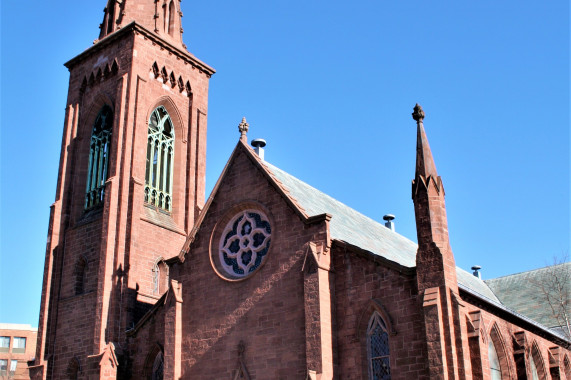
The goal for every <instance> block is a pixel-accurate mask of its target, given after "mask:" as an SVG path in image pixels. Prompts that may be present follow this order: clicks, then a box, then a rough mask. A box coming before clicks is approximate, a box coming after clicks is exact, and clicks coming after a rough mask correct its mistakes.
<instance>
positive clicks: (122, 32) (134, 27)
mask: <svg viewBox="0 0 571 380" xmlns="http://www.w3.org/2000/svg"><path fill="white" fill-rule="evenodd" d="M130 33H135V34H140V35H142V36H144V37H146V38H148V39H149V40H151V41H152V42H154V43H156V44H157V45H160V46H161V47H163V48H164V49H166V50H167V51H169V52H170V53H172V54H174V55H176V56H177V57H178V58H180V59H182V60H184V61H186V62H188V63H190V64H191V65H192V66H194V67H196V68H198V69H199V70H202V71H204V72H205V73H206V74H207V75H208V76H209V77H210V76H211V75H212V74H214V73H215V72H216V70H214V69H213V68H212V67H210V66H208V65H207V64H206V63H204V62H202V61H201V60H199V59H198V58H196V57H195V56H194V55H192V54H190V53H189V52H188V51H185V50H182V49H180V48H178V47H176V46H174V45H173V44H171V43H169V42H167V41H165V40H164V39H162V38H161V37H159V36H158V35H156V34H155V33H153V32H151V31H150V30H148V29H147V28H145V27H144V26H142V25H139V24H137V23H136V22H134V21H133V22H132V23H130V24H128V25H126V26H125V27H123V28H121V29H119V30H118V31H116V32H115V33H112V34H110V35H108V36H107V37H105V38H103V39H101V40H99V41H98V42H97V43H95V44H94V45H93V46H91V47H90V48H88V49H86V50H85V51H83V52H82V53H80V54H79V55H77V56H76V57H75V58H72V59H71V60H69V61H67V62H66V63H65V64H64V65H65V67H67V68H68V69H70V70H71V69H72V68H73V67H74V66H76V65H77V64H79V63H80V62H82V61H83V60H85V59H86V58H88V57H91V56H92V55H94V54H97V53H98V52H100V51H101V50H103V49H104V48H106V47H107V46H109V45H110V44H112V43H113V42H115V41H117V40H119V39H121V38H123V37H125V36H127V35H129V34H130Z"/></svg>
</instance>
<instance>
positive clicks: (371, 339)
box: [367, 312, 391, 380]
mask: <svg viewBox="0 0 571 380" xmlns="http://www.w3.org/2000/svg"><path fill="white" fill-rule="evenodd" d="M367 355H368V359H369V360H368V361H369V379H371V380H390V378H391V367H390V356H389V334H388V332H387V326H386V325H385V322H384V321H383V319H382V318H381V316H380V315H379V314H378V313H377V312H375V313H373V316H372V317H371V319H370V320H369V327H368V328H367Z"/></svg>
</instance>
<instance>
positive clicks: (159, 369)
mask: <svg viewBox="0 0 571 380" xmlns="http://www.w3.org/2000/svg"><path fill="white" fill-rule="evenodd" d="M163 368H164V359H163V353H162V351H159V353H158V354H157V356H155V360H154V362H153V372H152V374H151V380H163Z"/></svg>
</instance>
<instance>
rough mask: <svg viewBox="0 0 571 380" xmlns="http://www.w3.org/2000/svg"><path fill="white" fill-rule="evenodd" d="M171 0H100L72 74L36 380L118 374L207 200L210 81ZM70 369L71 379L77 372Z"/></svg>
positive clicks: (33, 367) (209, 72)
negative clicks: (92, 37)
mask: <svg viewBox="0 0 571 380" xmlns="http://www.w3.org/2000/svg"><path fill="white" fill-rule="evenodd" d="M181 17H182V12H181V11H180V0H169V1H166V0H165V1H163V0H130V1H118V0H117V1H115V0H109V2H108V4H107V6H106V8H105V16H104V20H103V23H102V24H101V33H100V36H99V39H98V40H96V41H95V43H94V45H93V46H91V47H90V48H89V49H87V50H85V51H84V52H83V53H81V54H80V55H78V56H77V57H75V58H73V59H72V60H70V61H69V62H67V63H66V67H67V68H68V69H69V72H70V80H69V91H68V97H67V103H66V112H65V121H64V131H63V138H62V149H61V157H60V164H59V174H58V182H57V189H56V197H55V202H54V203H53V205H52V206H51V209H50V221H49V231H48V241H47V246H46V255H45V270H44V279H43V290H42V301H41V308H40V321H39V331H38V345H37V352H36V359H35V362H34V363H33V365H31V367H30V369H31V375H32V377H33V378H35V379H63V378H121V377H122V372H121V371H123V370H128V363H129V357H128V353H127V350H126V349H125V348H126V339H127V338H126V336H125V331H127V330H128V329H129V328H130V327H132V326H133V325H134V323H135V322H136V321H137V320H138V318H140V316H141V315H142V314H144V313H145V312H146V311H147V310H148V309H149V308H150V307H151V306H152V305H153V304H154V303H155V302H156V301H157V299H158V298H159V297H160V295H161V294H162V293H163V292H164V290H165V289H166V288H167V279H168V273H167V272H168V267H167V266H166V265H165V264H164V261H165V260H167V259H169V258H170V257H171V256H173V255H176V254H177V253H178V250H179V249H180V247H181V246H182V244H183V243H184V241H185V238H186V236H187V235H188V233H189V232H190V231H191V230H192V228H193V226H194V224H195V220H196V218H197V216H198V214H199V212H200V211H201V209H202V207H203V205H204V192H205V160H206V119H207V114H208V84H209V79H210V77H211V75H212V74H213V73H214V70H213V69H212V68H211V67H209V66H208V65H206V64H205V63H203V62H201V61H200V60H198V59H197V58H195V57H194V56H193V55H192V54H190V53H189V52H188V51H187V50H186V46H185V45H184V44H183V43H182V27H181ZM74 376H75V377H74Z"/></svg>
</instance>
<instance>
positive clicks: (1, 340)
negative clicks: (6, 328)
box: [0, 336, 10, 352]
mask: <svg viewBox="0 0 571 380" xmlns="http://www.w3.org/2000/svg"><path fill="white" fill-rule="evenodd" d="M9 351H10V337H9V336H0V352H9Z"/></svg>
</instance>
